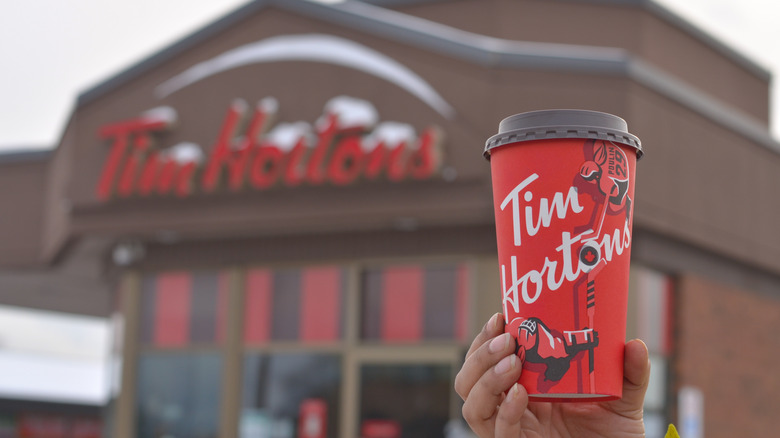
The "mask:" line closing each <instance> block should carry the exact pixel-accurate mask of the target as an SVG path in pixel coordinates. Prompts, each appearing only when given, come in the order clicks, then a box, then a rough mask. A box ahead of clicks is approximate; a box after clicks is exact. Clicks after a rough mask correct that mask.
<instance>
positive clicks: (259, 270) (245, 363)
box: [0, 0, 780, 438]
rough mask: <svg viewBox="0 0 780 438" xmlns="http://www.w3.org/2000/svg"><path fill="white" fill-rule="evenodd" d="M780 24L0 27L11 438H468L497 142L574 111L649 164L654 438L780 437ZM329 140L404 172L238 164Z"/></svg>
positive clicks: (22, 21) (656, 5)
mask: <svg viewBox="0 0 780 438" xmlns="http://www.w3.org/2000/svg"><path fill="white" fill-rule="evenodd" d="M778 9H780V6H777V5H775V4H774V3H772V2H769V1H762V0H743V1H740V2H737V1H733V0H728V1H727V0H709V1H705V0H695V1H694V0H690V1H685V2H683V1H676V0H654V1H649V0H648V1H643V0H610V1H607V0H555V1H546V2H544V1H539V0H515V1H509V0H490V1H486V0H481V1H477V0H452V1H431V0H374V1H366V2H345V3H341V2H309V1H299V0H294V1H259V0H258V1H254V2H248V1H220V2H214V1H211V2H207V1H187V2H184V1H167V2H163V3H160V2H155V3H152V2H151V1H137V2H132V3H130V2H125V3H121V2H114V3H107V2H97V1H88V0H80V1H77V0H74V1H70V2H55V1H40V2H26V3H25V2H17V3H15V4H7V5H4V6H3V7H2V11H3V12H2V14H0V40H2V41H3V42H4V43H3V44H0V57H1V58H2V59H4V60H5V61H6V62H5V63H4V67H3V68H2V69H0V77H2V80H1V81H0V97H2V102H3V103H4V105H0V181H2V183H3V186H4V188H5V190H3V191H2V192H3V193H2V194H1V195H0V200H2V210H0V236H1V237H2V241H3V242H4V243H3V245H0V436H9V437H10V436H19V437H94V436H116V437H120V436H128V437H130V436H143V437H162V436H166V437H173V436H176V437H196V436H197V437H199V436H204V437H206V436H225V437H227V436H240V437H325V436H327V437H331V436H333V437H335V436H345V437H357V436H360V437H365V438H369V437H414V436H426V437H431V436H433V437H435V436H442V437H444V436H446V437H458V436H469V435H468V432H467V429H466V428H465V426H464V424H463V423H462V421H461V419H460V413H459V412H460V405H459V403H460V402H459V400H458V398H457V396H456V395H455V394H454V392H453V391H452V389H451V388H452V379H453V377H454V373H455V372H457V370H458V369H459V367H460V363H461V361H462V356H463V353H464V352H465V349H466V348H467V347H468V344H469V342H470V339H471V338H472V337H473V335H474V334H475V333H476V332H477V331H478V330H479V328H480V327H481V325H482V324H483V323H484V321H486V320H487V318H488V317H489V316H490V315H491V314H492V313H493V312H495V311H500V306H499V305H498V304H499V303H498V294H497V293H487V292H486V291H495V290H498V289H499V286H498V284H499V283H498V280H499V278H498V268H497V260H496V257H495V234H494V230H493V228H492V220H493V216H492V214H493V213H492V204H491V191H490V186H489V166H487V165H486V164H485V163H484V162H483V161H481V160H482V159H481V157H480V153H481V148H482V146H483V145H484V141H485V139H486V138H488V137H489V136H490V135H492V134H494V133H495V129H496V127H497V125H498V122H499V121H500V120H501V119H502V118H503V117H505V116H507V115H510V114H513V113H518V112H522V111H526V110H533V109H541V108H562V107H576V108H589V109H596V110H601V111H606V112H610V113H614V114H618V115H620V116H621V117H623V118H625V119H626V120H627V121H628V123H629V130H630V131H631V132H632V133H634V134H636V135H638V136H639V137H640V138H641V139H642V140H643V143H644V145H645V150H646V151H647V156H646V157H645V158H644V159H643V160H642V161H640V163H639V167H638V180H637V200H636V207H635V208H636V210H635V222H634V227H635V233H634V236H633V237H634V243H633V244H634V249H633V259H632V273H631V287H630V297H631V299H630V302H629V321H628V332H629V333H628V336H629V337H636V336H639V337H642V338H643V339H645V340H646V341H647V343H648V345H649V346H650V348H651V353H652V360H653V370H654V371H653V373H654V374H653V380H652V387H651V391H650V394H649V396H648V400H647V405H646V422H647V429H648V436H662V435H663V431H665V429H666V424H667V423H669V422H675V424H678V426H679V428H680V429H681V434H682V436H683V437H684V438H688V437H700V436H708V437H710V436H711V437H718V436H735V435H739V436H764V435H766V434H768V433H771V432H770V431H773V430H776V429H777V426H779V425H778V423H777V421H778V420H777V419H776V418H774V417H775V415H773V412H775V411H776V410H777V407H778V406H780V397H779V396H778V395H776V394H780V391H778V390H780V388H779V387H778V386H780V382H778V379H777V377H775V376H774V375H773V373H771V369H773V366H774V364H775V363H776V360H777V359H780V357H778V351H780V349H778V348H777V347H778V340H777V339H776V338H775V337H773V336H772V333H774V332H776V331H777V329H778V328H779V327H778V323H777V321H778V320H780V319H778V316H780V303H779V302H778V296H777V291H779V290H780V264H779V263H778V260H780V233H778V232H777V231H776V229H775V226H774V218H775V217H776V215H778V214H780V201H778V198H777V196H776V193H775V188H776V187H777V185H778V183H780V172H778V170H780V158H779V157H778V152H779V151H780V145H778V142H777V138H778V129H780V128H778V126H780V120H779V119H778V117H780V111H778V110H777V109H776V108H777V105H778V103H779V102H778V101H779V100H780V99H778V97H777V96H778V92H777V91H776V87H775V86H774V80H773V78H774V77H776V75H775V72H776V71H777V69H778V68H780V50H778V49H777V48H776V47H775V46H776V43H775V42H776V41H777V40H778V38H779V37H780V35H778V32H779V31H778V28H777V26H775V25H774V24H773V23H772V22H771V20H772V19H773V17H776V16H777V14H778V13H780V10H778ZM464 84H467V85H464ZM328 115H335V117H336V118H337V122H338V123H337V125H338V126H336V127H335V128H334V129H343V130H344V132H351V133H353V134H354V132H357V131H359V132H360V135H359V136H358V138H359V139H358V140H356V141H359V142H361V144H363V145H364V147H366V146H365V145H367V144H373V145H376V144H380V143H381V142H384V143H382V144H384V145H385V146H387V147H390V145H401V144H403V145H406V146H405V147H408V151H407V154H408V156H410V157H415V160H417V161H414V160H412V159H410V161H409V162H408V163H405V165H406V166H407V167H408V169H409V170H408V173H404V172H407V171H406V170H404V171H399V172H401V173H398V172H396V173H393V171H391V170H389V166H390V164H389V163H390V160H389V159H387V160H386V162H385V161H383V162H382V163H383V164H380V166H382V165H385V166H388V168H387V169H386V170H385V171H383V172H380V173H377V174H371V173H370V171H368V170H366V169H365V168H358V167H357V166H355V165H354V164H352V163H353V162H352V161H349V160H350V159H353V158H344V160H345V161H343V162H336V160H335V159H333V155H328V157H327V158H323V166H322V167H321V169H320V171H319V172H314V173H316V175H315V174H312V173H311V172H308V173H306V175H305V176H304V175H296V174H295V173H294V172H295V171H294V169H293V170H289V169H292V168H293V167H292V166H290V167H288V168H285V169H281V168H278V169H277V168H275V167H274V164H273V161H272V158H267V160H269V161H267V162H261V161H260V160H259V159H255V158H253V157H251V156H249V155H248V154H250V153H252V152H251V151H252V150H253V149H252V148H253V147H254V146H256V145H255V144H253V143H252V138H264V139H268V141H273V142H274V143H275V144H277V145H278V146H279V147H280V150H284V151H286V153H287V155H285V156H284V157H285V158H284V159H285V160H294V159H295V158H293V157H295V156H296V155H295V153H294V152H293V151H296V150H305V149H300V148H299V149H296V146H297V145H299V144H301V143H304V144H308V145H310V146H313V145H315V144H318V141H319V140H320V139H322V138H327V135H328V134H327V130H326V129H325V128H322V126H324V125H323V123H327V122H323V120H325V121H327V116H328ZM252 120H255V121H256V122H257V125H256V127H257V129H258V130H259V131H258V133H257V135H255V136H254V137H253V136H252V135H250V134H249V131H248V130H250V129H252V126H255V125H253V124H252V123H251V121H252ZM355 130H357V131H355ZM350 135H352V134H350ZM434 144H435V145H436V146H437V147H438V148H439V149H437V150H438V151H440V154H439V153H436V154H430V155H427V152H425V151H427V150H428V149H426V148H427V147H428V146H431V145H434ZM242 145H243V146H242ZM220 146H222V147H223V148H224V149H223V151H224V154H223V155H219V154H215V152H214V151H219V150H220V149H219V148H220ZM431 147H432V146H431ZM242 148H244V149H242ZM241 150H246V151H249V152H247V155H246V156H244V155H241ZM344 150H347V147H345V148H344ZM344 153H345V154H347V153H355V152H354V150H353V152H344ZM356 156H359V155H356ZM215 157H216V158H215ZM241 157H244V158H241ZM298 157H299V158H298V159H299V160H301V159H302V158H300V157H301V155H298ZM242 159H243V160H245V161H242ZM279 159H280V160H281V159H282V158H279ZM133 160H135V161H133ZM252 160H255V161H252ZM303 160H304V161H303V163H304V164H303V165H308V163H310V161H306V159H305V158H303ZM309 160H311V158H309ZM325 160H331V161H325ZM255 163H259V164H255ZM333 163H335V164H333ZM156 166H158V167H156ZM166 166H167V167H166ZM414 166H417V167H414ZM309 167H311V166H309ZM209 168H212V171H211V172H212V177H211V178H210V177H208V176H207V175H208V174H209V170H208V169H209ZM241 169H243V170H241ZM405 169H406V168H405ZM414 169H416V170H414ZM166 172H167V173H166ZM285 172H286V173H285ZM166 175H167V176H166ZM192 175H197V177H193V176H192ZM166 178H167V179H166ZM201 181H211V182H210V183H208V182H203V183H201ZM410 303H412V304H410ZM414 303H416V304H414ZM726 375H727V376H728V377H729V379H728V382H727V383H724V382H723V378H724V376H726ZM733 400H741V403H740V404H739V406H734V405H735V404H734V403H733ZM195 418H196V419H197V420H193V419H195ZM307 425H308V426H307Z"/></svg>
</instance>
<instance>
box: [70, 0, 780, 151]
mask: <svg viewBox="0 0 780 438" xmlns="http://www.w3.org/2000/svg"><path fill="white" fill-rule="evenodd" d="M377 1H380V2H381V0H374V2H377ZM388 1H389V0H388ZM396 1H412V0H396ZM417 1H436V0H417ZM561 1H587V2H594V3H595V2H608V3H623V4H636V5H643V6H645V5H646V7H648V8H657V11H658V13H661V14H666V13H668V14H669V17H667V18H669V19H675V20H681V21H684V20H683V19H682V18H680V17H678V16H676V15H675V14H673V13H672V12H670V11H668V10H667V9H665V8H663V7H662V6H660V5H658V4H657V3H655V2H654V1H653V0H561ZM271 4H272V5H273V6H275V7H278V8H280V9H284V10H287V11H291V12H296V13H300V14H303V15H307V16H309V17H311V18H316V19H320V20H325V21H329V22H331V23H334V24H338V25H343V26H345V27H349V28H352V29H356V30H359V31H364V32H368V33H371V34H374V35H377V36H381V37H384V38H387V39H389V40H392V41H396V42H400V43H403V44H409V45H412V46H416V47H420V48H423V49H427V50H430V51H432V52H434V53H439V54H442V55H445V56H451V57H454V58H457V59H462V60H464V61H467V62H471V63H475V64H478V65H482V66H485V67H503V68H528V69H534V70H558V71H561V70H564V71H573V72H582V73H591V74H608V75H616V76H624V77H627V78H630V79H632V80H634V81H636V82H637V83H639V84H642V85H644V86H646V87H648V88H650V89H652V90H654V91H656V92H658V93H659V94H661V95H663V96H665V97H667V98H670V99H671V100H674V101H676V102H679V103H681V104H682V105H684V106H686V107H688V108H690V109H692V110H693V111H695V112H697V113H699V114H702V115H704V116H706V117H707V118H709V119H710V120H712V121H714V122H715V123H717V124H720V125H723V126H726V127H728V128H729V129H731V130H734V131H735V132H737V133H739V134H741V135H743V136H745V137H746V138H749V139H751V140H752V141H755V142H757V143H758V144H760V145H761V146H763V147H765V148H767V149H769V150H771V151H773V152H776V153H780V143H778V142H777V141H776V140H774V139H773V138H772V136H771V134H770V133H769V129H768V127H765V126H764V125H762V124H761V123H759V122H757V121H756V120H754V119H752V118H751V117H750V116H747V115H744V114H742V113H741V112H740V111H739V110H737V109H735V108H733V107H731V106H730V105H728V104H726V103H722V102H720V101H718V100H716V99H714V98H712V97H710V96H708V95H706V94H705V93H703V92H701V91H698V90H697V89H696V88H695V87H694V86H692V85H690V84H688V83H686V82H684V81H681V80H679V79H677V78H675V77H673V76H672V75H669V74H668V73H665V72H663V71H661V70H660V69H657V68H654V67H652V66H651V65H650V64H647V63H646V62H644V61H640V60H638V59H634V57H633V56H632V55H631V54H630V53H629V52H628V51H626V50H624V49H621V48H614V47H595V46H579V45H573V44H558V43H540V42H528V41H515V40H506V39H500V38H495V37H490V36H487V35H481V34H475V33H472V32H468V31H465V30H461V29H457V28H454V27H451V26H448V25H445V24H442V23H438V22H434V21H430V20H427V19H424V18H420V17H416V16H412V15H408V14H404V13H402V12H398V11H394V10H391V9H385V8H382V7H379V6H374V5H372V4H370V2H362V1H345V2H341V3H331V4H325V3H317V2H313V1H310V0H255V1H254V2H252V3H249V4H247V5H245V6H243V7H241V8H239V9H237V10H236V11H234V12H232V13H230V14H228V15H227V16H225V17H224V18H222V19H220V20H218V21H216V22H214V23H213V24H211V25H209V26H207V27H206V28H204V29H202V30H200V31H197V32H196V33H194V34H192V35H190V36H189V37H186V38H185V39H183V40H181V41H179V42H178V43H175V44H174V45H172V46H170V47H168V48H167V49H164V50H162V51H160V52H158V53H156V54H154V55H152V56H151V57H149V58H147V60H145V61H142V62H141V63H140V64H137V65H136V66H134V67H131V68H130V69H128V70H126V71H124V72H122V73H120V74H119V75H117V76H115V77H114V78H111V79H109V80H107V81H106V82H104V83H102V84H100V85H98V86H97V87H95V88H93V89H91V90H89V91H88V92H86V93H84V94H82V95H81V96H80V97H79V101H78V105H77V107H78V106H80V105H83V104H85V103H87V102H89V101H91V100H94V99H96V98H98V97H100V96H101V95H103V94H104V93H106V92H108V91H110V90H111V89H113V88H114V87H116V86H118V85H119V84H121V83H124V82H125V81H128V80H130V79H132V78H133V77H135V76H136V75H138V74H141V73H142V72H145V71H148V70H149V69H151V68H154V67H156V66H157V65H158V64H160V63H162V62H163V61H164V60H166V59H168V58H169V57H170V56H173V55H174V54H177V53H180V52H181V51H183V50H186V49H188V48H190V47H192V46H194V45H196V44H198V43H199V42H201V41H203V40H206V39H208V38H210V37H212V36H213V35H214V34H216V33H219V32H221V31H222V30H224V29H226V28H228V27H229V26H232V25H235V24H236V23H237V22H239V21H241V20H243V19H244V18H245V17H246V16H247V15H249V14H251V13H253V12H256V11H258V10H260V9H262V8H263V7H265V6H267V5H271ZM662 11H665V12H662ZM691 27H692V28H693V26H692V25H691ZM700 32H701V31H700ZM746 62H748V61H746ZM756 67H757V66H756ZM757 68H758V67H757ZM765 73H766V72H765ZM767 74H768V73H767ZM770 77H771V75H770Z"/></svg>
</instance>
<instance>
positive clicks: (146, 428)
mask: <svg viewBox="0 0 780 438" xmlns="http://www.w3.org/2000/svg"><path fill="white" fill-rule="evenodd" d="M221 375H222V360H221V359H220V357H219V354H218V353H186V354H184V353H177V354H170V353H144V354H142V355H141V356H140V359H139V362H138V409H137V415H138V417H137V421H138V423H137V436H138V437H142V438H162V437H166V438H174V437H176V438H211V437H216V436H217V435H218V433H217V431H218V428H219V411H220V408H219V403H220V400H221V393H220V389H221V385H220V379H221Z"/></svg>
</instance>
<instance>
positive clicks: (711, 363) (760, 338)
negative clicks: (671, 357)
mask: <svg viewBox="0 0 780 438" xmlns="http://www.w3.org/2000/svg"><path fill="white" fill-rule="evenodd" d="M678 292H679V294H680V295H679V298H678V309H677V312H678V318H677V324H678V326H677V342H678V344H677V353H678V360H677V363H676V367H675V369H676V372H677V386H678V387H679V386H683V385H693V386H696V387H698V388H699V389H701V390H702V392H703V393H704V435H705V436H706V437H708V438H721V437H723V438H732V437H737V436H767V434H769V435H773V434H775V433H776V432H777V431H778V430H780V415H778V407H779V406H780V373H778V366H780V336H779V335H778V334H780V295H778V296H776V297H771V296H767V295H765V294H759V293H754V292H751V291H746V290H740V289H737V288H735V287H730V286H725V285H723V284H717V283H713V282H710V281H708V280H705V279H702V278H698V277H694V276H685V277H682V278H681V279H680V283H679V289H678Z"/></svg>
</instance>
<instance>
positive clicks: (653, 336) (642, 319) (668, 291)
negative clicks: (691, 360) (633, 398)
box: [627, 266, 674, 436]
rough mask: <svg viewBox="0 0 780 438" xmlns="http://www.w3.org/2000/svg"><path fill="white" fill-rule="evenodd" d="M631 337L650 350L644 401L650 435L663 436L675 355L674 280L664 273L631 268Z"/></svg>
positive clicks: (648, 433)
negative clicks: (673, 349) (673, 348)
mask: <svg viewBox="0 0 780 438" xmlns="http://www.w3.org/2000/svg"><path fill="white" fill-rule="evenodd" d="M631 281H632V286H633V287H632V289H631V290H630V291H629V308H628V312H629V323H628V325H627V332H628V333H627V334H628V337H629V338H634V337H638V338H640V339H642V340H643V341H645V343H646V344H647V348H648V350H649V351H650V361H651V365H652V366H651V367H650V373H651V374H650V386H649V387H648V389H647V395H646V397H645V404H644V419H645V430H646V431H647V436H661V435H663V433H664V432H665V431H666V425H667V424H668V417H669V412H668V398H669V392H668V386H669V385H668V377H667V376H668V368H669V362H670V358H671V354H672V321H673V316H674V315H673V305H672V300H673V297H674V282H673V280H672V278H671V277H670V276H668V275H666V274H664V273H662V272H658V271H655V270H653V269H649V268H646V267H643V266H633V267H632V268H631Z"/></svg>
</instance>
